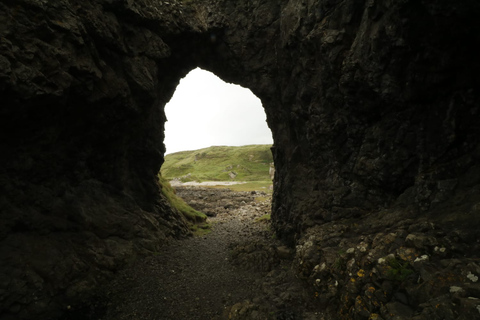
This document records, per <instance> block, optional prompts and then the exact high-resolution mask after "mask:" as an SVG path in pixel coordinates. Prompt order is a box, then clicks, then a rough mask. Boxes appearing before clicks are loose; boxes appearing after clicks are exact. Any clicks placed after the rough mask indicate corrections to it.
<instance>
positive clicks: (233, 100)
mask: <svg viewBox="0 0 480 320" xmlns="http://www.w3.org/2000/svg"><path fill="white" fill-rule="evenodd" d="M165 114H166V117H167V122H166V123H165V146H166V154H170V153H174V152H179V151H186V150H198V149H202V148H206V147H211V146H245V145H254V144H259V145H260V144H269V145H271V144H272V143H273V140H272V133H271V131H270V129H269V128H268V126H267V123H266V115H265V111H264V109H263V107H262V103H261V101H260V99H258V98H257V97H256V96H255V95H254V94H253V93H252V92H251V91H250V90H249V89H246V88H243V87H241V86H239V85H235V84H230V83H226V82H224V81H223V80H221V79H220V78H219V77H217V76H216V75H214V74H213V73H211V72H209V71H205V70H202V69H200V68H196V69H194V70H192V71H191V72H190V73H188V75H187V76H186V77H185V78H183V79H182V80H181V81H180V84H179V85H178V86H177V89H176V91H175V93H174V95H173V97H172V98H171V100H170V102H169V103H167V104H166V106H165Z"/></svg>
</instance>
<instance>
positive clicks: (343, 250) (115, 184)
mask: <svg viewBox="0 0 480 320" xmlns="http://www.w3.org/2000/svg"><path fill="white" fill-rule="evenodd" d="M60 2H61V3H57V2H52V1H3V2H2V3H0V7H1V10H0V21H2V28H0V39H1V45H0V93H1V96H2V101H1V102H2V103H1V107H0V114H1V117H0V127H1V128H2V130H3V132H4V133H6V134H4V135H2V138H1V140H0V148H1V152H0V210H1V212H0V213H1V217H2V222H3V223H2V225H1V228H0V253H1V255H0V256H1V259H0V280H1V281H0V318H2V320H3V318H5V319H38V318H42V317H43V318H45V317H49V318H55V317H57V316H58V315H59V314H61V313H63V312H65V310H67V306H71V305H74V304H76V303H78V302H79V301H82V300H85V298H86V297H89V296H91V294H92V292H93V290H94V289H95V288H96V287H98V285H99V284H101V283H105V282H107V280H108V279H109V278H110V277H111V276H112V274H113V273H114V272H116V271H118V269H119V268H121V267H123V266H125V265H127V264H128V263H130V262H131V261H132V259H134V257H136V256H138V255H141V254H151V253H152V252H157V251H158V250H159V249H160V248H161V247H162V245H163V244H165V243H166V242H168V241H169V239H172V238H175V237H180V236H182V235H184V234H186V233H187V231H188V230H187V227H186V225H185V223H184V222H183V221H182V219H180V216H179V214H178V213H176V212H174V211H172V210H171V207H170V206H169V205H168V203H167V201H166V200H165V199H164V198H162V197H161V196H160V195H159V188H158V183H157V179H156V177H157V174H158V171H159V169H160V166H161V163H162V162H163V160H164V158H163V156H164V151H165V150H164V149H163V148H162V146H161V145H162V142H163V129H164V128H163V126H162V123H164V121H165V117H164V114H163V109H162V108H163V106H164V105H165V103H166V101H168V100H169V99H170V97H171V95H172V94H173V91H174V89H175V87H176V86H177V84H178V80H179V79H180V78H181V77H182V76H184V75H185V74H186V73H187V72H188V71H189V70H191V69H192V68H194V67H195V66H197V65H198V66H201V67H203V68H205V69H208V70H211V71H213V72H214V73H215V74H218V75H219V76H221V77H222V79H225V80H227V81H231V82H235V83H239V84H241V85H243V86H245V87H248V88H250V89H251V90H252V91H253V92H254V93H255V95H257V96H258V97H259V98H260V99H261V100H262V103H263V105H264V107H265V111H266V113H267V116H268V123H269V126H270V128H271V129H272V132H273V135H274V138H275V144H276V147H275V148H273V156H274V160H275V166H276V169H277V174H276V177H275V192H274V194H273V200H272V208H273V211H274V214H273V218H272V220H273V225H274V229H275V231H276V233H277V235H278V236H279V237H280V238H282V239H283V240H286V242H287V243H288V244H289V245H290V246H291V247H295V246H296V247H295V248H297V251H296V253H295V261H296V262H295V263H296V270H297V271H296V272H297V273H298V274H299V275H300V276H301V277H302V278H305V279H307V280H308V281H310V280H314V279H315V281H311V282H310V283H309V285H310V287H311V289H312V290H315V292H318V293H319V300H317V302H318V303H319V306H321V307H325V310H327V312H328V313H330V315H333V316H331V318H337V317H336V316H335V315H337V313H338V310H345V311H348V312H350V311H351V312H354V314H352V316H353V317H361V318H367V317H369V316H370V314H366V313H364V308H357V307H356V306H357V303H356V302H357V301H364V302H365V301H366V302H368V301H370V302H371V303H370V304H369V307H370V311H372V312H371V315H373V314H379V313H382V317H385V318H386V319H389V318H388V317H389V316H388V314H390V313H391V312H392V310H399V308H400V309H401V310H407V311H408V310H410V309H411V310H414V311H415V312H416V313H418V314H421V317H423V318H428V317H429V316H430V315H431V314H432V310H434V309H435V310H437V309H436V308H435V306H436V305H440V306H442V308H443V309H441V310H440V311H439V312H441V313H442V314H447V313H448V312H451V310H452V305H453V302H455V304H456V305H457V306H463V305H465V308H466V309H465V310H464V309H458V310H457V311H459V312H464V311H465V312H464V314H466V315H468V316H470V315H471V316H470V318H474V317H475V316H478V310H477V307H476V306H474V305H473V304H471V301H468V300H466V299H465V297H463V296H462V295H460V296H458V299H457V297H456V296H453V295H452V297H453V298H454V299H453V300H449V299H447V300H442V301H440V300H438V299H437V298H441V299H444V298H445V296H443V297H439V296H435V295H434V294H432V295H423V293H422V292H424V293H425V292H432V293H434V292H449V291H450V290H451V288H453V286H457V285H458V284H459V283H461V284H462V285H463V284H464V283H469V284H470V285H474V286H477V285H478V283H474V282H476V281H477V280H478V279H477V277H478V274H479V273H480V271H479V269H478V261H477V260H478V252H480V242H479V239H478V231H477V230H478V226H479V224H480V219H479V217H480V210H479V205H478V203H479V199H478V198H479V197H478V195H479V194H480V193H479V190H480V148H479V140H480V132H479V130H480V129H479V128H480V127H479V126H478V114H479V111H478V110H479V107H478V106H479V105H480V102H479V101H480V98H479V97H480V93H479V89H478V88H480V85H479V83H478V74H479V69H480V66H479V64H478V58H477V55H476V53H477V51H476V50H475V48H477V47H478V45H479V42H480V39H479V35H480V32H479V24H478V23H477V17H478V15H479V11H480V7H479V5H478V3H477V2H476V1H467V0H464V1H461V2H458V3H457V2H455V3H454V2H448V1H435V3H434V4H429V3H426V2H413V1H386V2H380V1H376V2H374V3H372V1H363V2H362V1H340V2H339V1H307V2H304V3H301V4H299V2H298V1H205V3H204V2H203V1H202V2H197V1H143V0H142V1H140V0H139V1H83V2H81V3H80V2H78V3H75V5H70V4H71V3H70V2H72V1H63V2H62V1H60ZM204 4H205V5H204ZM381 244H385V245H387V246H382V245H381ZM405 248H407V249H408V250H410V251H408V252H414V253H415V254H418V258H419V259H420V260H418V261H417V258H415V257H416V256H415V255H407V254H404V253H407V251H405V250H404V249H405ZM391 255H393V256H394V257H395V258H396V259H397V260H398V259H402V260H404V261H406V263H407V264H408V265H407V264H404V262H402V263H401V264H398V263H397V264H395V263H394V262H395V261H393V262H391V264H392V265H393V267H395V266H396V267H397V269H402V268H403V269H408V268H409V267H408V266H410V267H412V268H415V270H414V272H415V274H418V275H419V276H420V277H415V281H411V282H408V281H409V279H410V280H411V279H413V278H409V277H408V276H407V277H406V278H405V279H402V278H394V279H391V275H390V279H389V275H388V274H378V273H375V272H373V270H381V269H382V264H381V263H380V261H387V260H386V259H385V258H388V257H391ZM412 257H413V258H412ZM424 257H426V258H424ZM410 258H412V259H410ZM451 258H453V259H451ZM382 259H383V260H382ZM422 259H423V260H422ZM457 259H460V260H457ZM474 259H476V260H474ZM453 260H456V261H460V262H459V263H458V264H457V263H455V266H454V265H452V264H450V263H452V261H453ZM349 261H353V262H354V263H353V262H352V263H349ZM429 261H430V262H432V263H434V264H435V266H436V268H435V270H434V271H435V272H434V274H432V273H431V270H430V269H429V268H428V267H425V264H426V263H429ZM474 261H476V262H474ZM323 266H325V267H323ZM383 266H386V265H385V264H383ZM442 266H447V267H445V268H443V267H442ZM450 266H451V267H450ZM390 267H392V266H390ZM452 268H455V269H454V270H455V274H456V275H458V276H460V277H461V278H458V281H457V280H454V279H452V281H447V282H442V283H443V284H442V287H441V288H437V287H435V286H433V284H435V283H438V281H431V279H432V277H435V276H436V275H438V277H439V278H441V279H451V278H450V277H449V275H451V270H452ZM409 270H410V271H411V270H412V269H409ZM360 271H361V272H360ZM370 271H372V272H370ZM397 271H399V272H400V271H402V270H397ZM403 271H405V270H403ZM350 274H351V275H354V276H355V275H358V277H357V276H355V278H356V281H355V283H356V285H354V286H353V287H349V286H346V285H345V286H344V285H342V284H347V283H348V284H352V283H353V282H352V281H350V280H351V279H350V276H349V275H350ZM400 274H401V272H400ZM407 275H408V272H407ZM421 277H423V278H422V279H421ZM417 279H418V281H420V279H421V281H422V282H421V283H419V282H418V281H417ZM429 279H430V280H429ZM472 279H474V280H472ZM392 281H400V282H401V283H402V286H404V285H405V286H404V287H405V288H408V290H409V291H408V292H410V293H411V295H410V297H408V298H405V299H397V298H398V295H397V294H396V293H397V292H395V291H391V290H390V291H391V293H392V294H391V295H389V296H386V297H384V298H385V300H384V301H383V300H382V305H385V306H386V308H387V309H388V308H389V306H390V307H391V308H392V309H391V310H390V309H389V310H387V309H385V308H383V307H382V308H379V307H378V305H379V304H377V305H375V304H374V303H373V300H371V298H372V295H371V292H372V291H370V288H372V289H374V290H375V291H376V292H383V290H384V289H385V288H386V287H385V284H387V287H388V288H391V286H388V282H392ZM337 283H338V284H339V285H338V287H337ZM363 284H365V285H367V284H368V285H369V287H368V289H369V290H361V288H362V287H363ZM370 284H371V285H372V286H370ZM358 285H361V286H360V287H355V286H358ZM418 286H423V287H424V288H426V289H427V290H423V289H422V288H420V287H418ZM363 288H365V287H363ZM331 289H333V290H331ZM438 289H440V290H438ZM277 292H278V291H277ZM352 292H359V294H361V296H359V297H360V300H358V299H355V296H352V299H347V300H344V299H342V298H343V297H349V296H350V294H351V293H352ZM360 292H364V293H360ZM450 292H451V291H450ZM471 292H472V294H474V295H475V296H476V298H480V295H479V294H478V292H479V290H478V288H476V287H472V290H471ZM420 293H422V294H421V295H422V297H421V300H422V301H424V302H425V303H420V304H419V303H418V302H419V301H418V299H417V298H418V297H420V296H419V294H420ZM451 293H453V292H451ZM326 294H328V296H327V295H326ZM401 294H402V295H403V293H401ZM325 297H328V298H325ZM162 299H163V298H162ZM412 299H413V300H412ZM399 300H400V301H402V302H405V303H407V304H409V307H408V308H409V309H406V308H405V307H404V306H401V305H399V303H400V302H399ZM438 301H440V304H438V303H439V302H438ZM458 301H460V302H461V303H460V304H458V303H457V302H458ZM464 302H465V304H464ZM358 305H360V304H358ZM362 305H363V304H362ZM422 305H423V306H426V307H425V308H423V307H421V306H422ZM427 305H430V306H433V307H432V308H430V307H428V306H427ZM245 308H247V309H248V306H245ZM422 308H423V309H422ZM250 309H251V310H255V308H250ZM255 311H256V310H255ZM457 311H455V312H457ZM412 312H413V311H412ZM4 314H5V317H3V315H4ZM50 315H51V317H50Z"/></svg>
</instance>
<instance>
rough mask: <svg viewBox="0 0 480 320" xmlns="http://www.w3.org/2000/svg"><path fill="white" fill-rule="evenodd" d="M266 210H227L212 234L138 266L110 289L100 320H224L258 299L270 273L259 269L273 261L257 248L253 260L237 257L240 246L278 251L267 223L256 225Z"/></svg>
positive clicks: (184, 242)
mask: <svg viewBox="0 0 480 320" xmlns="http://www.w3.org/2000/svg"><path fill="white" fill-rule="evenodd" d="M263 209H264V208H262V210H259V209H258V207H256V205H255V204H254V205H252V204H248V205H247V204H245V206H242V207H240V208H236V209H234V210H225V211H224V212H223V213H219V214H217V216H216V217H211V218H209V222H210V223H211V224H212V232H211V233H209V234H207V235H203V236H193V237H190V238H187V239H184V240H178V241H173V242H172V243H171V244H170V245H168V246H165V247H164V248H163V250H162V251H161V252H159V253H158V254H156V255H153V256H150V257H146V258H144V259H141V260H139V261H137V262H136V263H135V264H134V265H133V266H132V267H131V268H129V269H128V270H125V271H123V272H122V273H121V274H119V276H118V277H117V278H116V279H115V280H114V281H113V282H112V283H111V285H110V286H109V288H108V289H107V296H108V300H109V304H108V308H107V312H106V314H105V315H104V316H103V317H102V320H113V319H115V320H119V319H139V320H140V319H145V320H147V319H148V320H153V319H158V320H160V319H161V320H170V319H172V320H173V319H176V320H178V319H189V320H207V319H208V320H212V319H223V318H225V317H226V314H227V313H228V311H229V308H228V307H229V306H232V305H234V304H235V303H237V302H242V301H245V300H249V301H252V300H255V297H257V296H260V295H261V294H262V292H261V290H262V288H261V284H262V278H263V277H264V276H265V275H266V271H268V268H265V267H263V266H261V265H258V268H255V266H256V264H257V263H258V264H262V263H266V264H271V261H272V259H273V258H274V257H273V256H272V257H269V255H268V253H265V252H260V253H259V252H258V251H257V252H256V251H255V250H254V249H252V250H250V249H247V253H252V254H253V256H251V257H250V258H252V259H250V258H249V256H248V254H247V255H245V254H242V252H243V251H242V249H240V253H239V254H237V255H235V254H233V253H234V252H235V250H236V249H235V248H236V247H237V248H238V246H239V244H240V247H241V248H242V243H243V244H244V243H247V244H250V247H252V245H251V244H252V243H254V244H255V243H262V246H260V247H262V248H268V247H270V248H272V247H274V245H273V242H274V240H273V239H272V237H271V232H270V231H269V230H268V224H267V223H262V222H256V221H255V219H256V218H258V217H260V216H262V215H263V214H264V213H265V211H264V210H263ZM256 246H258V245H254V247H256ZM247 247H248V246H247ZM267 251H268V250H267ZM255 252H256V254H255ZM237 253H238V252H237ZM244 253H245V252H244ZM232 257H236V258H232ZM232 259H237V260H238V261H232ZM249 261H250V264H249ZM234 264H239V265H241V267H240V266H235V265H234ZM262 269H267V270H263V271H259V270H262ZM257 300H258V299H257Z"/></svg>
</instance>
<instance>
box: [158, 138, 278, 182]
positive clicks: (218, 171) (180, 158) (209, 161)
mask: <svg viewBox="0 0 480 320" xmlns="http://www.w3.org/2000/svg"><path fill="white" fill-rule="evenodd" d="M270 147H271V145H249V146H242V147H227V146H214V147H209V148H204V149H199V150H194V151H181V152H176V153H172V154H168V155H166V156H165V163H164V164H163V166H162V169H161V172H162V176H163V177H164V178H165V179H167V180H172V179H175V178H178V179H180V180H181V181H183V182H186V181H230V180H235V181H271V179H270V175H269V170H270V164H271V163H272V162H273V157H272V153H271V151H270Z"/></svg>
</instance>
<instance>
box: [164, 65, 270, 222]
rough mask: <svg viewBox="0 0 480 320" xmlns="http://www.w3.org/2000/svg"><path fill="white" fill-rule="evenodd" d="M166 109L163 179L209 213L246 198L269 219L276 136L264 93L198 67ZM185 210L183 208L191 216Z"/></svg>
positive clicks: (215, 212)
mask: <svg viewBox="0 0 480 320" xmlns="http://www.w3.org/2000/svg"><path fill="white" fill-rule="evenodd" d="M165 115H166V122H165V126H164V127H165V140H164V144H165V148H166V152H165V162H164V163H163V164H162V168H161V170H160V176H161V177H160V181H161V183H162V184H167V185H168V184H170V185H171V186H172V187H173V188H174V189H175V193H176V195H177V196H180V197H181V198H183V200H184V201H186V202H187V203H188V204H189V205H190V206H191V207H192V208H193V209H194V210H198V211H199V212H201V213H204V214H206V215H207V216H209V217H211V218H213V217H216V216H217V214H219V213H220V214H226V212H227V211H230V209H232V208H233V207H235V208H237V207H238V206H241V204H242V203H243V204H246V202H245V201H247V202H248V203H249V204H250V205H253V207H252V206H250V210H257V211H259V210H260V211H261V212H262V215H263V216H264V219H268V221H270V207H271V194H272V192H273V177H274V172H275V170H274V165H273V156H272V152H271V148H272V144H273V139H272V133H271V131H270V129H269V128H268V125H267V122H266V114H265V111H264V109H263V106H262V103H261V101H260V99H258V98H257V97H256V96H255V95H254V94H253V93H252V92H251V91H250V90H249V89H247V88H244V87H241V86H239V85H235V84H232V83H226V82H224V81H223V80H222V79H220V78H219V77H217V76H216V75H215V74H213V73H211V72H209V71H206V70H203V69H200V68H196V69H194V70H192V71H190V72H189V73H188V74H187V75H186V76H185V77H184V78H182V79H181V80H180V82H179V84H178V86H177V88H176V89H175V93H174V94H173V96H172V98H171V99H170V101H169V102H168V103H167V104H166V105H165ZM165 188H169V187H165V186H162V190H167V189H165ZM214 189H216V190H214ZM218 189H222V190H221V191H219V190H218ZM235 192H236V193H237V194H236V193H235ZM239 192H241V193H244V197H239V194H238V193H239ZM254 195H257V197H255V196H254ZM172 197H173V198H174V199H176V196H174V195H171V194H168V196H167V198H169V199H170V202H171V204H172V205H173V206H174V207H179V208H182V206H181V205H178V203H177V202H176V201H172V200H171V198H172ZM207 198H209V200H208V201H206V199H207ZM256 200H257V202H261V205H260V204H259V203H257V202H256ZM234 203H235V204H234ZM260 207H261V208H260ZM185 210H186V209H185V208H182V210H180V211H181V212H182V213H183V214H184V216H185V217H186V218H187V219H188V220H190V221H192V219H191V214H189V213H188V212H187V211H185ZM187 210H190V209H187ZM190 212H193V211H190ZM197 214H199V213H197ZM231 214H234V213H231ZM195 217H196V218H198V216H195ZM257 218H260V217H257ZM193 221H194V222H195V221H196V220H195V219H193ZM209 221H210V219H209V220H208V222H207V224H208V223H209ZM196 222H197V223H198V222H202V220H201V219H200V220H199V221H196ZM202 223H203V222H202ZM191 228H192V230H198V228H197V226H195V225H194V226H191Z"/></svg>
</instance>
